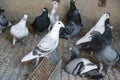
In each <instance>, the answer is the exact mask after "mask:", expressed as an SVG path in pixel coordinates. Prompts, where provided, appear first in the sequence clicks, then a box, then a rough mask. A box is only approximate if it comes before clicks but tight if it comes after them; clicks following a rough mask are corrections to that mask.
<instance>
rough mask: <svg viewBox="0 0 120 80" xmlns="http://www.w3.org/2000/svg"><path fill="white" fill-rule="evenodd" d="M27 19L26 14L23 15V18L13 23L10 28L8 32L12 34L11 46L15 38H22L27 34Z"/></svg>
mask: <svg viewBox="0 0 120 80" xmlns="http://www.w3.org/2000/svg"><path fill="white" fill-rule="evenodd" d="M27 19H28V15H26V14H25V15H24V16H23V18H22V19H21V20H20V21H19V22H18V23H17V24H15V25H13V26H12V27H11V29H10V33H11V35H12V36H13V46H12V47H14V45H15V43H16V41H17V40H20V39H23V38H25V37H27V36H28V34H29V31H28V28H27V26H26V22H27Z"/></svg>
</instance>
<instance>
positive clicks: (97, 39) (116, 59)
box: [90, 31, 120, 73]
mask: <svg viewBox="0 0 120 80" xmlns="http://www.w3.org/2000/svg"><path fill="white" fill-rule="evenodd" d="M91 37H92V40H91V42H90V46H91V47H92V49H93V55H94V56H95V57H96V58H98V60H99V61H100V62H102V63H105V64H106V65H107V66H108V69H107V73H109V72H110V71H111V68H112V66H113V65H117V64H120V54H119V53H118V52H117V51H116V50H115V49H114V48H113V47H112V44H110V43H109V41H108V40H107V39H105V37H104V36H103V35H102V34H101V33H100V32H98V31H93V32H92V33H91Z"/></svg>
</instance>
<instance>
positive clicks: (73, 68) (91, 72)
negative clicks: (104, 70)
mask: <svg viewBox="0 0 120 80" xmlns="http://www.w3.org/2000/svg"><path fill="white" fill-rule="evenodd" d="M71 49H72V50H71V52H72V56H71V60H70V62H69V63H68V64H67V65H66V71H67V72H68V73H69V74H72V75H81V76H82V77H91V78H92V79H100V78H103V75H102V74H101V73H99V72H98V67H97V65H95V64H94V63H92V62H91V61H90V60H88V59H86V58H82V57H80V52H79V50H78V48H76V47H72V48H71Z"/></svg>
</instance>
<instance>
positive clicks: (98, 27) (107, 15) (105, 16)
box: [75, 12, 112, 45]
mask: <svg viewBox="0 0 120 80" xmlns="http://www.w3.org/2000/svg"><path fill="white" fill-rule="evenodd" d="M107 19H110V13H108V12H105V13H104V14H103V15H102V17H101V18H100V19H99V21H98V22H97V24H96V25H95V26H94V27H93V28H92V29H91V30H90V31H89V32H87V33H86V34H85V36H83V37H82V38H80V39H79V40H78V41H77V42H76V44H75V45H79V44H81V43H86V42H90V41H91V36H90V33H91V32H92V31H99V32H100V33H101V34H103V33H104V31H105V21H106V20H107ZM111 28H112V26H111Z"/></svg>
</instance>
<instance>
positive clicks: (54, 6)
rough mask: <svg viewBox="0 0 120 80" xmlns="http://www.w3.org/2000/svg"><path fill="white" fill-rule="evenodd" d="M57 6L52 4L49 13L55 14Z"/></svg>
mask: <svg viewBox="0 0 120 80" xmlns="http://www.w3.org/2000/svg"><path fill="white" fill-rule="evenodd" d="M57 8H58V6H57V5H53V9H52V11H51V13H52V14H55V13H56V12H57Z"/></svg>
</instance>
